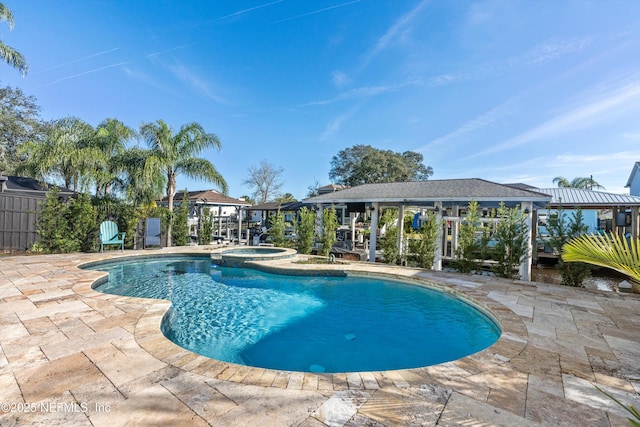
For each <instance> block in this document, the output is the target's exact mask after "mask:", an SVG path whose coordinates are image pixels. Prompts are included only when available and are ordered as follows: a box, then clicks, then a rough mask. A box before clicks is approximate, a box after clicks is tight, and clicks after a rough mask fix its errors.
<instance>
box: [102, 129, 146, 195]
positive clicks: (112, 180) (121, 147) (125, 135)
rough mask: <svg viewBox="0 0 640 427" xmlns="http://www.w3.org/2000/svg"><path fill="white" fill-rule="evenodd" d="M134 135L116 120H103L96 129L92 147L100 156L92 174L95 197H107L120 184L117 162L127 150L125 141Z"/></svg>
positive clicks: (118, 163) (119, 168)
mask: <svg viewBox="0 0 640 427" xmlns="http://www.w3.org/2000/svg"><path fill="white" fill-rule="evenodd" d="M135 135H136V133H135V131H134V130H133V129H131V128H129V127H127V126H126V125H125V124H124V123H122V122H121V121H119V120H116V119H106V120H103V121H102V122H101V123H100V124H99V125H98V127H97V128H96V134H95V137H94V138H93V140H92V146H93V147H94V148H97V149H98V150H99V152H100V155H101V156H100V159H99V162H97V164H96V170H95V172H94V173H95V177H94V179H95V184H96V196H105V195H108V194H110V193H111V187H112V186H113V185H114V184H117V183H121V184H122V181H121V180H120V179H119V177H118V175H119V173H120V171H122V170H123V165H121V164H120V162H119V161H120V160H121V159H122V157H121V155H122V154H123V153H124V152H125V151H126V150H127V141H128V140H129V139H131V138H133V137H134V136H135Z"/></svg>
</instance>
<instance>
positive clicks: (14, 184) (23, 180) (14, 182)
mask: <svg viewBox="0 0 640 427" xmlns="http://www.w3.org/2000/svg"><path fill="white" fill-rule="evenodd" d="M4 179H6V181H5V185H6V189H7V191H11V192H24V193H46V192H47V191H49V190H50V189H52V188H54V187H57V188H58V190H59V191H60V193H62V194H73V193H74V192H73V191H71V190H67V189H66V188H62V187H59V186H57V185H51V184H47V183H43V182H41V181H38V180H37V179H33V178H27V177H25V176H0V181H3V180H4Z"/></svg>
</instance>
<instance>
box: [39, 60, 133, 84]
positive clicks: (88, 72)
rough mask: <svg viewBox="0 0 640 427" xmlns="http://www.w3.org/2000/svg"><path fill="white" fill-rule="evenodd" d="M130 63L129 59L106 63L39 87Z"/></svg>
mask: <svg viewBox="0 0 640 427" xmlns="http://www.w3.org/2000/svg"><path fill="white" fill-rule="evenodd" d="M128 63H129V61H126V62H118V63H117V64H111V65H106V66H104V67H100V68H96V69H94V70H89V71H83V72H82V73H78V74H73V75H71V76H67V77H63V78H61V79H58V80H54V81H52V82H51V83H47V84H45V85H42V86H38V87H37V88H41V87H47V86H53V85H54V84H57V83H60V82H63V81H65V80H70V79H74V78H76V77H80V76H84V75H86V74H91V73H96V72H98V71H102V70H106V69H108V68H114V67H118V66H120V65H125V64H128Z"/></svg>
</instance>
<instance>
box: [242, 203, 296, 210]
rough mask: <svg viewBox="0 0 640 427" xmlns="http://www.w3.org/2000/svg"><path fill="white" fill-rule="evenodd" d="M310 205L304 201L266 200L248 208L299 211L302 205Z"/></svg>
mask: <svg viewBox="0 0 640 427" xmlns="http://www.w3.org/2000/svg"><path fill="white" fill-rule="evenodd" d="M306 205H308V204H307V203H302V202H266V203H260V204H259V205H253V206H251V207H250V208H248V210H250V211H277V210H280V211H297V210H298V209H300V208H302V206H306Z"/></svg>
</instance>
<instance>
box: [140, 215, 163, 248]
mask: <svg viewBox="0 0 640 427" xmlns="http://www.w3.org/2000/svg"><path fill="white" fill-rule="evenodd" d="M144 229H145V233H144V247H145V248H148V247H149V246H160V247H162V243H161V242H160V218H147V223H146V226H145V228H144Z"/></svg>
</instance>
